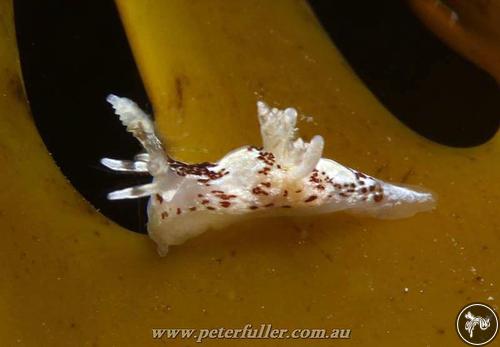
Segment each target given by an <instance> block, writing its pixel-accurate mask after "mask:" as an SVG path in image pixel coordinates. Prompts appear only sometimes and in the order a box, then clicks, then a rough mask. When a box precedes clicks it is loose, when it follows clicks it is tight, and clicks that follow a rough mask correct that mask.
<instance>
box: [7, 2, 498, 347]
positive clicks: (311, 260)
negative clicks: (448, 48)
mask: <svg viewBox="0 0 500 347" xmlns="http://www.w3.org/2000/svg"><path fill="white" fill-rule="evenodd" d="M119 6H120V10H121V13H122V15H123V18H124V22H125V24H126V29H127V31H128V34H129V36H130V38H131V43H132V45H133V49H134V54H135V55H136V57H137V60H138V63H139V65H140V68H141V71H142V74H143V76H144V80H145V82H146V84H147V88H148V90H149V93H150V96H151V98H152V100H153V102H154V105H155V110H156V117H157V119H158V120H159V124H160V127H161V130H162V132H163V135H164V136H165V138H166V139H168V144H169V145H170V148H171V149H172V150H173V152H174V154H175V155H176V156H177V157H178V158H179V159H185V160H214V159H217V158H218V157H219V156H220V155H222V154H223V153H225V152H226V151H227V150H229V149H232V148H234V147H237V146H240V145H244V144H252V143H254V144H257V145H258V144H259V143H258V141H259V137H258V127H257V119H256V115H255V101H256V99H257V98H259V97H262V98H264V99H265V100H266V101H268V102H270V103H273V104H274V105H279V106H287V105H291V106H297V107H299V108H300V109H301V110H303V111H304V112H306V113H307V114H308V115H309V114H310V115H313V116H314V121H313V122H311V123H308V122H303V124H300V127H301V129H302V134H303V135H304V137H306V138H307V137H310V136H311V135H313V134H321V135H323V136H324V137H325V140H326V144H327V147H326V155H327V156H328V157H333V158H335V159H336V160H338V161H340V162H342V163H344V164H346V165H349V166H352V167H355V168H357V169H360V170H363V171H366V172H368V173H370V174H375V173H376V172H377V171H379V172H378V176H379V177H380V178H382V179H387V180H392V181H402V180H404V181H406V182H407V183H412V184H422V185H424V186H425V187H428V188H430V189H433V190H434V191H435V192H437V194H438V195H439V197H440V201H439V205H438V209H437V210H436V211H435V212H433V213H428V214H421V215H418V216H416V217H414V218H412V219H407V220H400V221H390V222H389V221H379V220H372V219H357V218H354V217H350V216H347V215H344V214H333V215H327V216H320V217H314V218H306V219H287V218H279V219H278V218H277V219H270V220H256V221H254V222H252V223H247V224H245V225H235V226H233V227H231V228H227V229H225V230H222V231H217V232H215V231H214V232H208V233H206V234H204V235H203V236H201V237H199V238H197V239H194V240H192V241H189V242H188V243H186V244H184V245H182V246H179V247H175V248H172V250H171V253H169V255H168V256H167V257H166V258H159V257H158V256H157V254H156V252H155V250H154V245H153V244H152V243H151V242H150V241H149V240H148V239H147V237H146V236H142V235H137V234H134V233H132V232H129V231H126V230H124V229H122V228H119V227H117V226H115V225H114V224H113V223H111V222H109V221H107V220H106V219H105V218H103V217H102V216H100V215H99V214H98V213H96V212H95V211H94V210H93V209H92V208H91V207H90V206H89V205H88V204H87V203H86V202H84V201H83V200H82V199H81V197H80V196H79V195H78V194H77V193H75V192H74V190H73V189H72V187H71V185H70V184H69V183H68V182H67V181H66V180H65V178H64V177H63V176H62V175H61V173H60V172H59V170H58V169H57V167H56V166H55V164H54V163H53V161H52V160H51V158H50V156H49V155H48V153H47V151H46V149H45V147H44V146H43V143H42V141H41V140H40V137H39V136H38V134H37V132H36V129H35V127H34V124H33V122H32V119H31V118H30V116H29V111H28V107H27V104H26V100H25V98H24V96H23V93H22V92H20V91H22V87H21V86H22V84H21V79H20V73H19V67H18V63H17V59H18V58H17V52H16V47H15V35H14V27H13V21H12V8H11V4H10V3H9V2H4V3H3V4H1V5H0V19H1V23H2V25H0V64H2V69H0V75H1V78H0V125H1V126H0V135H1V136H0V157H1V158H2V161H3V163H4V164H3V165H2V169H1V170H0V179H1V182H2V183H3V184H2V190H1V192H0V227H1V229H0V230H2V233H3V235H2V236H3V241H2V243H1V245H2V246H0V247H1V248H0V261H1V263H2V264H5V266H4V267H3V269H4V270H2V272H1V274H2V286H0V288H1V289H0V298H1V303H0V307H1V312H2V317H4V318H3V320H2V324H1V328H0V339H1V344H2V345H6V346H10V345H16V344H17V345H26V346H38V345H50V346H68V345H97V346H110V345H117V346H147V345H157V344H159V343H160V342H159V341H155V340H154V339H153V338H152V336H151V329H152V328H161V327H165V328H171V327H193V328H199V327H204V328H206V327H210V328H212V327H213V328H218V327H227V328H240V327H243V326H244V325H245V324H247V323H250V324H253V325H254V326H259V325H260V324H264V323H272V324H273V326H274V327H276V328H290V329H293V328H301V327H302V328H303V327H314V328H327V329H331V328H335V327H339V328H351V329H352V332H353V333H352V341H351V342H352V343H354V344H355V345H394V346H399V345H401V344H406V345H408V346H421V345H425V344H431V345H450V344H452V343H456V341H457V340H456V339H457V337H456V335H455V332H454V331H453V324H454V319H455V316H456V314H457V313H458V310H459V309H460V308H461V306H463V305H464V304H465V303H468V302H469V301H486V300H487V298H488V297H490V296H491V297H494V298H495V299H497V297H498V291H497V289H496V285H497V284H498V279H499V277H500V275H499V273H498V271H497V269H498V265H499V264H498V257H496V253H497V251H498V250H499V243H500V241H499V237H498V218H496V211H497V209H496V206H498V203H499V201H498V200H499V199H498V192H499V186H498V182H497V180H496V177H498V174H499V163H498V156H499V141H498V136H497V137H496V138H495V139H493V140H492V141H490V142H489V143H487V144H485V145H483V146H480V147H477V148H473V149H451V148H447V147H443V146H439V145H436V144H434V143H431V142H429V141H427V140H425V139H423V138H421V137H419V136H417V135H416V134H414V133H413V132H412V131H410V130H408V129H406V128H405V127H404V126H403V125H401V124H400V123H399V122H398V121H397V120H395V119H394V117H393V116H392V115H391V114H389V113H388V112H387V111H386V110H385V109H384V108H383V107H382V106H381V105H380V104H379V103H378V102H377V101H376V100H375V99H374V98H373V96H372V95H371V94H370V93H369V92H368V91H367V90H366V88H365V87H364V86H363V85H362V84H361V83H360V81H359V80H358V79H357V78H356V76H355V75H354V74H353V73H352V72H351V71H350V70H349V68H348V67H347V65H346V64H345V62H343V60H342V57H341V56H340V55H339V53H338V52H337V51H336V49H335V48H334V47H333V46H332V44H331V43H330V42H329V40H328V38H327V37H326V35H325V34H324V33H323V31H322V29H321V27H320V26H319V24H318V23H317V21H316V19H315V18H314V17H313V15H312V14H311V12H310V10H309V8H308V7H307V6H306V5H305V4H304V3H302V2H292V1H272V2H271V1H262V2H246V3H245V6H242V5H241V3H236V2H229V1H210V2H187V1H147V2H146V1H132V0H128V1H123V2H120V3H119ZM117 83H119V81H118V82H117ZM109 116H110V117H112V115H111V112H110V115H109ZM103 154H105V153H103ZM131 155H132V153H131ZM444 296H446V300H443V297H444ZM489 302H490V303H491V304H492V305H494V306H495V305H496V301H495V300H493V301H489ZM163 342H165V343H167V344H170V345H180V346H184V345H194V344H195V342H194V341H192V340H181V339H179V338H178V339H172V340H165V341H163ZM226 342H227V344H228V345H231V346H232V345H240V344H242V343H243V341H239V340H229V341H226ZM244 342H245V343H246V344H247V345H251V344H254V345H257V346H265V345H275V344H276V343H279V342H280V341H278V342H277V341H275V340H249V341H244ZM307 342H308V341H304V340H288V341H286V343H287V344H290V345H296V346H302V345H304V344H305V343H307ZM313 342H314V343H315V344H322V343H324V344H325V345H329V344H331V341H329V340H324V341H323V340H321V341H313ZM220 343H221V341H220V340H216V339H207V340H205V341H204V345H208V346H211V345H218V344H220Z"/></svg>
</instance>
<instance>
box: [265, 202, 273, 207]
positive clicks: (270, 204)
mask: <svg viewBox="0 0 500 347" xmlns="http://www.w3.org/2000/svg"><path fill="white" fill-rule="evenodd" d="M273 206H274V204H273V203H272V202H271V203H269V204H267V205H264V207H273Z"/></svg>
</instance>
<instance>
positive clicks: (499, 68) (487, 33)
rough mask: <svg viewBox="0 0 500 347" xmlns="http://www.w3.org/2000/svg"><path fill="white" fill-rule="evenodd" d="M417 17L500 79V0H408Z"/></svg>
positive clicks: (442, 38)
mask: <svg viewBox="0 0 500 347" xmlns="http://www.w3.org/2000/svg"><path fill="white" fill-rule="evenodd" d="M408 3H409V5H410V7H411V8H412V9H413V10H414V11H415V14H416V15H417V16H418V17H419V18H420V20H421V21H422V22H423V23H424V24H425V25H426V26H427V27H428V28H429V29H430V30H432V31H433V32H434V33H435V34H436V35H437V36H438V37H439V38H440V39H441V40H443V41H444V42H446V44H448V45H449V46H450V47H451V48H453V49H455V50H456V51H457V52H459V53H460V54H462V55H463V56H465V57H466V58H467V59H469V60H471V61H472V62H474V63H475V64H477V65H478V66H480V67H482V68H483V69H484V70H486V71H487V72H489V73H490V74H491V75H492V76H493V77H494V78H495V79H496V80H497V81H498V82H499V83H500V64H499V61H500V24H499V23H500V1H498V0H493V1H484V0H469V1H436V0H409V1H408Z"/></svg>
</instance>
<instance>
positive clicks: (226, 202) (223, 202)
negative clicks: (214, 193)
mask: <svg viewBox="0 0 500 347" xmlns="http://www.w3.org/2000/svg"><path fill="white" fill-rule="evenodd" d="M219 205H221V206H222V207H224V208H228V207H229V206H231V203H230V202H229V201H221V202H219Z"/></svg>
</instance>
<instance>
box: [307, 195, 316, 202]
mask: <svg viewBox="0 0 500 347" xmlns="http://www.w3.org/2000/svg"><path fill="white" fill-rule="evenodd" d="M317 198H318V197H317V196H316V195H311V196H310V197H308V198H307V199H306V200H304V202H311V201H314V200H316V199H317Z"/></svg>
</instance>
